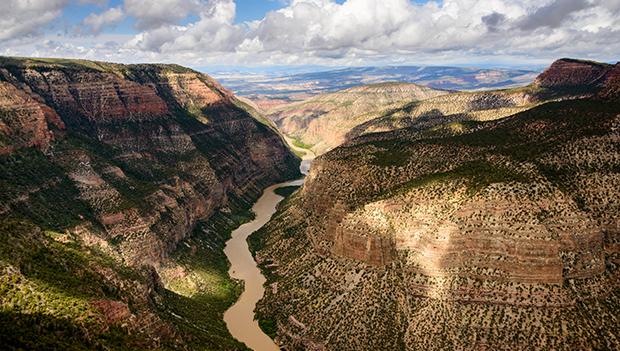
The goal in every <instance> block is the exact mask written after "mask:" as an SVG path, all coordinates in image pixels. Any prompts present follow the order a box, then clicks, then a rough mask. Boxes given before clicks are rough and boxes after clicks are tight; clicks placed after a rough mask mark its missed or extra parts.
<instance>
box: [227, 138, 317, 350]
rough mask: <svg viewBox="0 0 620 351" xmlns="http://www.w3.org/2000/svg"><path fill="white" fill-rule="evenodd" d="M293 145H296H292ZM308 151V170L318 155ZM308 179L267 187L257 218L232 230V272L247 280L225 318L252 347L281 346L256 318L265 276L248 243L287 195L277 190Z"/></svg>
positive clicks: (305, 168) (305, 162)
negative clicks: (278, 192)
mask: <svg viewBox="0 0 620 351" xmlns="http://www.w3.org/2000/svg"><path fill="white" fill-rule="evenodd" d="M291 147H292V148H296V147H295V146H294V145H291ZM303 151H304V152H305V154H304V157H303V160H302V163H301V166H300V170H301V172H302V173H303V174H304V175H305V174H307V172H308V170H309V168H310V163H311V162H312V160H313V159H314V154H313V153H312V152H311V151H309V150H303ZM303 181H304V179H303V178H300V179H298V180H294V181H288V182H284V183H279V184H275V185H272V186H270V187H268V188H267V189H265V191H264V192H263V195H262V196H261V197H260V198H259V199H258V201H256V203H255V204H254V206H252V212H253V213H254V214H255V218H254V219H253V220H252V221H250V222H247V223H244V224H242V225H241V226H239V228H237V229H235V230H234V231H233V232H232V234H231V239H230V240H228V241H227V242H226V246H225V248H224V253H225V255H226V257H227V258H228V260H229V261H230V269H229V271H228V273H229V275H230V277H231V278H233V279H237V280H241V281H243V286H244V289H243V292H242V293H241V296H240V297H239V299H238V300H237V302H235V304H234V305H233V306H231V307H230V308H229V309H228V310H227V311H226V312H225V313H224V322H225V323H226V326H227V327H228V330H229V331H230V333H231V335H232V336H233V337H234V338H236V339H237V340H239V341H241V342H243V343H245V344H246V345H247V346H248V347H249V348H251V349H253V350H256V351H262V350H279V348H278V346H277V345H276V344H275V342H274V341H273V340H272V339H271V338H270V337H269V336H268V335H267V334H265V333H264V332H263V330H262V329H261V328H260V326H259V322H258V320H257V319H255V313H254V309H255V307H256V303H257V302H258V301H259V300H260V299H261V298H262V297H263V294H264V291H265V290H264V284H265V282H266V278H265V276H264V275H263V274H262V272H261V270H260V269H259V267H258V265H257V263H256V261H255V260H254V257H253V256H252V253H251V252H250V249H249V246H248V241H247V239H248V237H249V236H250V235H251V234H253V233H254V232H256V231H257V230H259V229H260V228H262V227H263V226H264V225H265V224H266V223H267V222H268V221H269V220H270V219H271V216H272V215H273V214H274V213H275V212H276V209H277V206H278V204H279V203H280V201H282V200H283V199H284V197H283V196H281V195H278V194H277V193H276V189H279V188H283V187H291V186H300V185H302V184H303Z"/></svg>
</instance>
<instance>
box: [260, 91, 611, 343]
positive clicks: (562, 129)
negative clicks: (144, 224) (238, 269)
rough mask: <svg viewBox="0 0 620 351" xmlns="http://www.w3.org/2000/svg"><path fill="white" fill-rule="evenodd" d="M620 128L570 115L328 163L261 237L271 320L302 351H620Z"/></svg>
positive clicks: (446, 127) (521, 118) (566, 110)
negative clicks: (619, 324) (619, 315)
mask: <svg viewBox="0 0 620 351" xmlns="http://www.w3.org/2000/svg"><path fill="white" fill-rule="evenodd" d="M599 89H600V88H598V87H597V88H596V89H594V90H593V91H592V92H590V93H589V96H595V95H597V94H599ZM499 94H500V95H501V93H499ZM487 96H492V93H489V95H487ZM443 98H445V97H440V98H436V99H443ZM431 100H433V99H431ZM427 101H428V100H427ZM494 101H496V100H494ZM619 116H620V106H619V105H618V103H617V102H615V101H611V100H606V99H603V98H602V97H597V98H596V99H594V98H593V99H584V100H572V101H557V102H552V103H546V104H541V105H540V106H537V107H534V108H532V109H530V110H527V111H524V112H520V113H518V114H515V115H512V116H510V117H507V118H503V119H499V120H497V121H488V122H486V123H482V122H479V123H477V124H476V125H475V127H474V128H471V127H470V128H465V127H467V126H465V127H464V128H462V129H457V128H453V125H454V124H453V123H451V121H446V122H447V124H442V123H440V122H439V121H436V123H435V124H433V125H432V126H431V127H430V128H424V127H423V126H421V125H417V126H415V127H411V128H409V129H405V130H402V131H400V132H389V133H379V135H368V136H364V135H362V136H359V137H358V138H357V139H356V140H354V142H351V143H349V144H346V145H345V146H343V147H338V148H335V149H334V150H332V151H330V152H328V153H326V154H324V155H323V156H321V157H319V158H318V159H317V160H316V161H315V163H314V164H313V166H312V170H311V173H310V175H309V176H308V177H307V178H306V183H305V184H304V186H303V188H302V189H301V190H300V191H299V192H298V193H297V194H296V195H294V197H293V198H292V199H291V200H289V202H288V203H287V204H286V206H285V207H284V208H283V209H281V211H280V212H279V213H278V214H277V215H276V217H275V219H274V220H273V221H272V222H270V223H269V224H268V227H267V228H266V230H265V232H264V233H265V234H263V235H264V236H263V237H262V238H263V240H264V244H265V247H264V248H263V249H262V250H261V251H259V252H258V254H257V255H258V258H259V259H260V260H261V261H262V262H268V263H269V267H272V268H270V270H271V273H273V274H274V275H275V276H276V277H277V278H275V279H273V281H271V282H269V283H277V289H275V290H274V289H272V290H268V291H267V292H266V297H265V299H264V300H263V301H262V302H261V305H260V306H259V309H258V310H259V313H261V314H262V315H266V316H269V317H271V318H274V319H276V321H277V325H278V335H279V337H280V338H281V340H282V341H283V342H284V344H285V345H287V346H290V347H291V348H306V349H321V348H324V349H333V350H375V349H411V350H416V349H431V350H440V349H461V348H474V349H484V348H487V349H515V348H516V349H528V348H534V349H536V348H551V349H563V350H571V349H575V348H584V349H589V348H611V349H614V348H617V347H618V345H620V338H619V337H618V334H617V332H616V329H617V328H616V326H615V323H614V322H611V320H613V318H614V317H612V316H613V315H615V314H616V311H617V308H618V306H620V289H619V288H620V283H619V282H620V276H619V271H618V264H617V263H618V262H619V261H618V259H619V258H618V250H617V247H618V245H617V242H618V230H617V228H618V225H619V224H620V217H619V215H618V213H620V200H619V199H620V193H619V190H618V189H620V178H619V177H618V174H617V169H618V165H619V164H620V159H619V153H618V148H617V145H618V144H617V143H618V140H619V139H618V130H619V129H618V123H619V121H620V120H619ZM429 120H430V119H429ZM293 253H294V254H293ZM285 301H286V302H285ZM292 318H294V321H295V322H292ZM595 331H596V332H595ZM594 335H596V336H594Z"/></svg>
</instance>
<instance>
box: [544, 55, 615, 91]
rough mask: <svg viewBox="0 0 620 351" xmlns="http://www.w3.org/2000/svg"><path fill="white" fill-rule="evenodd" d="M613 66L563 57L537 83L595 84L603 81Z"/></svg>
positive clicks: (558, 85)
mask: <svg viewBox="0 0 620 351" xmlns="http://www.w3.org/2000/svg"><path fill="white" fill-rule="evenodd" d="M612 67H613V66H611V65H608V64H604V63H597V62H590V61H580V60H572V59H561V60H557V61H555V62H554V63H553V64H552V65H551V66H550V67H549V68H547V69H546V70H545V71H544V72H543V73H542V74H540V75H539V76H538V78H536V82H535V83H536V84H538V85H539V86H541V87H543V88H571V87H583V86H594V85H597V84H599V83H601V81H602V80H603V79H604V77H605V75H606V74H607V73H608V72H609V71H610V70H611V69H612Z"/></svg>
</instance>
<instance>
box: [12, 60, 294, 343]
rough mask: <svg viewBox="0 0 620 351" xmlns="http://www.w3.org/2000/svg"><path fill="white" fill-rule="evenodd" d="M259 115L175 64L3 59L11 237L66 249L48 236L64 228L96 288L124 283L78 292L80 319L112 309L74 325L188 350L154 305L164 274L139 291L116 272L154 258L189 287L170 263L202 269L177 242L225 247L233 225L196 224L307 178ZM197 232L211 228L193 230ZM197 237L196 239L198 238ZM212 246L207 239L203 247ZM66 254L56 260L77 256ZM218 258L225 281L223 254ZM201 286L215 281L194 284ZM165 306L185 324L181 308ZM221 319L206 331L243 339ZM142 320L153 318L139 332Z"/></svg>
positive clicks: (95, 333)
mask: <svg viewBox="0 0 620 351" xmlns="http://www.w3.org/2000/svg"><path fill="white" fill-rule="evenodd" d="M252 113H254V111H249V110H247V109H246V105H245V104H244V103H242V102H240V101H239V100H237V99H236V97H234V96H233V94H232V93H230V92H229V91H227V90H226V89H224V88H223V87H221V86H220V85H219V84H218V83H217V82H216V81H214V80H213V79H211V78H210V77H209V76H207V75H204V74H201V73H199V72H196V71H193V70H190V69H187V68H184V67H180V66H176V65H119V64H109V63H102V62H91V61H78V60H46V59H14V58H2V59H0V162H1V163H2V171H1V173H0V187H1V189H2V192H1V194H0V215H1V216H2V221H3V223H4V222H5V224H3V225H5V226H8V227H10V228H12V229H11V232H9V234H8V235H9V238H8V239H9V240H8V241H7V243H6V245H8V246H9V247H10V246H11V245H12V241H11V236H15V238H19V237H22V236H24V235H25V236H26V237H28V238H31V239H32V240H34V241H28V242H29V243H30V246H25V247H20V246H17V247H15V250H16V251H17V252H18V253H19V252H21V251H23V252H22V253H23V254H24V255H27V254H28V253H27V250H35V249H36V247H41V249H42V250H44V249H45V248H46V247H49V246H50V245H55V246H58V250H65V249H66V248H65V247H64V245H63V241H62V240H65V239H62V240H61V241H60V244H58V241H54V240H52V241H49V239H46V238H45V237H46V234H45V233H48V232H50V233H52V232H53V233H59V234H58V235H60V237H61V238H64V237H65V236H66V238H67V239H66V241H67V243H71V245H73V247H74V249H75V250H77V251H76V252H77V253H79V254H80V255H85V256H86V257H84V259H83V260H84V262H85V267H83V270H84V271H86V272H87V273H80V274H88V275H89V276H92V277H93V281H94V282H95V283H92V284H91V285H93V286H99V285H101V284H103V285H109V286H110V289H112V290H113V293H108V292H107V291H105V290H103V291H97V289H96V288H93V289H94V290H93V291H89V292H88V293H84V294H83V296H81V297H80V298H82V299H86V300H88V301H91V303H90V305H89V306H90V307H88V308H86V307H85V309H86V310H85V311H84V312H83V313H82V314H80V313H73V314H72V313H67V315H68V316H70V317H71V318H77V319H80V318H84V316H85V315H89V314H92V315H93V316H95V317H96V318H100V316H101V314H103V317H101V319H100V320H99V321H100V323H94V324H93V325H92V326H91V325H88V326H85V324H84V325H82V324H80V322H75V321H72V320H71V318H69V319H68V320H67V321H66V323H68V324H71V323H72V322H75V323H77V324H78V325H79V326H78V327H77V328H83V329H85V330H88V334H89V335H91V338H90V340H89V342H91V343H95V344H97V343H99V342H104V341H101V340H105V337H104V338H103V339H98V338H99V336H100V335H103V334H102V333H104V334H105V333H107V332H108V329H106V328H111V327H112V326H114V328H117V329H118V330H117V332H118V333H120V334H123V333H129V334H128V335H132V334H136V335H137V336H136V337H135V339H136V340H134V341H135V342H136V343H137V344H136V345H138V344H140V343H144V345H145V346H146V347H164V345H165V344H166V343H168V344H170V343H172V344H175V345H177V346H178V345H183V343H184V342H186V341H187V338H186V337H185V336H184V335H185V334H184V333H179V330H178V329H177V328H176V327H175V323H174V322H173V323H169V322H166V321H165V320H164V319H165V318H164V319H162V318H160V314H158V313H157V312H156V311H155V307H154V306H155V305H158V306H159V309H160V310H161V309H164V310H169V309H170V308H169V306H166V303H165V302H162V301H161V299H162V297H161V296H160V295H161V294H159V293H156V294H155V295H153V294H151V292H152V291H153V290H154V289H148V288H146V285H144V284H151V283H148V282H149V281H153V279H155V281H156V283H152V284H155V286H161V284H162V282H159V278H158V277H157V273H154V272H153V274H151V273H148V274H146V275H144V274H139V273H136V274H138V276H142V278H140V281H142V282H143V283H138V281H136V283H135V285H137V286H135V287H134V290H131V291H130V289H129V288H128V284H129V283H128V282H123V280H122V279H119V280H118V281H116V280H115V279H114V278H113V277H114V275H115V274H116V273H114V272H118V271H121V270H123V269H127V270H130V271H135V272H139V271H140V270H141V269H143V268H141V267H145V266H146V267H154V268H155V269H156V270H157V271H159V275H161V276H162V277H163V278H164V281H163V284H164V285H165V287H166V288H170V289H172V291H174V292H177V293H179V292H182V291H183V290H182V289H181V288H179V287H178V286H176V288H175V287H174V286H169V284H171V282H173V281H174V282H177V283H178V281H179V279H177V278H178V277H177V276H175V275H174V274H171V273H170V272H172V271H175V270H176V271H179V272H181V275H182V276H183V277H186V276H188V274H189V275H191V274H192V270H191V267H190V268H188V267H183V266H182V265H179V264H178V263H177V261H175V259H176V257H177V256H178V255H176V254H173V253H175V252H177V251H178V249H177V247H178V245H179V243H180V242H181V241H184V245H187V246H192V245H194V246H195V247H194V248H193V253H196V252H197V250H198V252H208V253H209V254H213V255H216V256H217V255H219V254H218V253H217V250H218V249H217V247H218V246H220V245H221V244H222V243H223V240H224V239H225V233H219V232H213V231H204V230H197V228H198V229H200V228H208V227H213V226H212V225H211V224H210V218H212V217H214V216H216V217H218V218H220V217H222V216H224V217H227V216H228V217H230V215H229V214H230V213H231V212H234V211H238V210H240V209H243V208H245V207H247V204H249V203H251V202H252V201H253V199H255V198H256V197H257V196H258V195H259V194H260V192H261V191H262V189H263V188H264V187H266V186H267V185H269V184H272V183H275V182H279V181H282V180H285V179H291V178H293V177H297V176H298V174H299V172H298V165H299V160H298V159H297V158H296V157H295V156H294V155H293V154H292V153H291V152H289V150H288V148H287V147H286V145H285V143H284V141H283V139H282V137H281V136H280V135H279V134H278V133H277V131H275V129H274V128H273V127H272V126H271V125H270V124H269V123H267V122H265V121H259V120H258V119H257V118H254V117H253V116H252ZM218 221H221V219H218ZM225 226H226V225H223V226H220V227H219V229H222V228H223V227H225ZM192 233H197V234H196V235H202V236H201V237H200V238H199V239H195V238H192V235H191V234H192ZM54 235H56V234H54ZM15 240H17V239H15ZM29 240H30V239H29ZM187 240H194V241H195V242H194V244H192V245H190V244H189V243H188V242H187ZM201 243H202V244H201ZM67 245H69V244H67ZM200 245H203V246H204V245H207V247H206V248H203V251H200V247H199V246H200ZM33 247H34V248H33ZM205 250H206V251H205ZM99 251H102V252H103V253H102V255H103V256H105V257H110V259H111V260H113V261H114V262H115V263H114V264H110V265H108V266H106V267H107V268H104V267H101V265H99V264H97V263H96V262H97V261H96V260H94V258H93V257H92V255H94V253H93V252H99ZM89 253H91V254H92V255H91V254H89ZM44 257H45V256H42V258H41V259H44ZM217 257H219V256H217ZM1 259H2V261H1V262H2V269H3V270H6V271H7V272H9V271H11V272H18V273H15V274H17V276H18V277H19V278H18V280H19V282H20V283H18V284H17V283H16V284H15V285H14V286H12V287H11V288H10V289H12V291H17V290H19V289H25V287H24V286H26V285H27V284H35V283H33V282H32V281H30V279H31V275H32V274H35V275H36V274H38V273H37V272H38V271H37V270H36V269H32V268H31V267H29V266H28V265H29V264H30V263H27V262H25V260H21V261H20V260H16V259H15V258H10V257H5V256H3V257H2V258H1ZM33 259H34V258H33ZM218 259H219V258H218ZM63 262H64V261H63V260H60V262H57V263H56V264H68V263H63ZM218 262H220V261H218ZM218 265H220V263H218ZM52 266H53V267H52V268H50V269H52V270H53V269H56V268H57V267H56V268H54V267H55V266H54V263H52ZM123 267H126V268H123ZM215 267H216V268H217V270H216V271H217V272H218V274H219V273H222V272H224V276H225V263H224V266H223V267H221V266H215ZM218 267H219V268H218ZM103 269H107V270H106V271H100V270H103ZM214 269H215V268H214ZM75 270H80V271H82V270H81V269H79V267H75ZM71 271H72V270H68V272H71ZM149 272H151V271H150V270H149ZM56 273H58V272H55V274H56ZM199 273H200V272H198V273H195V274H198V276H199V275H200V274H199ZM15 274H12V273H11V274H9V273H7V275H5V276H3V278H6V279H9V280H10V281H13V279H14V278H7V277H13V276H15ZM58 274H59V275H62V274H60V273H58ZM153 277H156V278H153ZM188 279H189V278H188ZM222 279H224V278H222ZM224 280H225V279H224ZM130 281H131V279H130ZM185 281H186V282H195V281H196V279H193V280H191V279H189V280H187V279H186V280H185ZM201 281H203V280H201ZM203 283H204V281H203ZM211 283H213V282H211ZM86 284H88V283H86ZM141 284H142V287H141V286H140V285H141ZM188 284H189V283H188ZM205 284H209V282H206V283H205ZM218 284H220V283H218ZM221 284H224V281H222V282H221ZM225 284H228V285H229V286H232V285H231V283H225ZM35 285H36V284H35ZM31 289H34V290H35V291H38V290H37V289H43V290H45V289H44V288H41V287H40V286H39V287H36V286H35V287H34V288H31ZM162 289H163V287H162ZM206 289H207V291H208V290H209V289H215V287H208V286H207V287H206ZM229 290H230V289H229ZM233 290H234V289H233ZM67 291H71V290H70V289H68V290H67ZM132 291H133V292H132ZM201 291H202V292H204V291H205V287H201V288H200V289H198V291H197V292H196V293H197V294H198V293H200V292H201ZM227 291H228V290H227ZM231 291H232V290H231ZM227 293H228V292H227ZM41 294H43V293H41ZM158 294H159V295H158ZM166 294H168V293H163V295H162V296H164V295H166ZM151 295H152V296H151ZM168 295H169V294H168ZM46 296H47V298H49V301H44V302H43V303H41V306H40V307H41V308H40V309H39V310H37V311H38V312H37V313H39V312H40V313H41V314H42V315H43V316H45V312H41V311H44V310H45V306H46V304H47V305H48V306H49V305H53V304H54V303H55V302H54V301H55V300H54V299H55V298H56V297H57V296H56V295H54V294H49V295H46ZM55 296H56V297H55ZM137 296H139V297H140V298H139V299H138V297H137ZM157 296H160V297H157ZM224 296H225V297H226V299H230V296H228V295H224ZM31 297H32V296H29V295H26V296H24V298H25V299H29V298H31ZM7 298H10V295H8V296H7ZM153 299H155V300H153ZM2 300H3V306H5V305H4V303H5V302H6V300H5V298H2ZM119 300H120V301H119ZM155 301H159V302H157V303H155ZM123 303H124V304H125V305H123ZM226 303H228V302H222V303H216V302H213V306H217V308H215V307H214V309H215V310H222V311H223V309H225V304H226ZM126 304H129V306H130V308H129V309H128V308H127V307H126ZM186 304H188V305H189V304H190V302H186ZM123 306H125V307H123ZM213 306H206V307H205V308H207V309H208V308H211V307H213ZM5 307H7V306H5ZM22 307H23V306H19V305H17V306H14V305H12V307H10V308H8V309H9V310H11V311H13V312H12V313H14V316H12V317H10V318H14V319H15V320H19V318H20V317H19V316H20V315H22V314H25V313H29V312H32V311H29V310H28V309H27V308H25V307H24V308H23V309H22V310H20V308H22ZM52 310H53V309H52ZM130 315H131V316H132V317H131V318H129V317H128V316H130ZM164 315H166V314H165V313H164ZM167 315H168V316H170V315H172V316H173V319H174V314H169V313H168V314H167ZM176 315H178V313H176ZM219 317H220V315H217V314H216V315H214V316H212V317H211V318H212V319H213V320H212V321H211V322H212V323H211V325H212V326H207V327H205V328H206V329H204V330H198V329H196V328H194V329H195V330H194V331H195V332H196V334H197V335H199V334H201V333H202V334H205V333H207V334H208V333H211V332H213V333H215V335H216V336H213V335H212V337H211V339H212V340H211V341H210V342H211V343H213V345H217V344H218V339H217V338H219V337H222V338H223V339H222V340H220V341H219V343H220V344H221V345H227V344H228V345H236V344H235V342H233V341H231V339H230V338H229V336H227V335H228V333H227V331H226V329H225V327H224V326H223V322H222V321H220V320H218V318H219ZM10 318H9V319H10ZM179 318H181V317H179ZM183 318H184V319H186V316H183ZM117 321H123V322H122V323H125V324H122V323H120V322H119V323H116V322H117ZM129 321H133V322H129ZM150 321H153V322H152V323H151V322H150ZM9 322H10V321H9ZM127 323H129V324H127ZM35 324H36V323H35ZM117 324H118V325H117ZM121 324H122V325H121ZM141 324H144V327H138V326H140V325H141ZM151 324H152V325H155V326H161V328H166V329H167V330H168V332H167V333H163V334H162V335H161V337H152V336H150V334H151V333H155V334H157V330H159V329H158V328H160V327H153V328H150V327H149V326H150V325H151ZM194 324H196V323H194ZM207 325H208V324H207ZM98 328H99V329H98ZM132 328H134V329H132ZM135 328H140V329H135ZM209 328H211V329H209ZM218 328H219V329H218ZM212 329H213V330H215V329H217V331H213V330H212ZM115 330H116V329H115ZM43 331H45V328H43ZM50 332H53V330H52V331H50ZM217 333H219V334H217ZM227 337H228V338H229V339H228V340H226V338H227ZM192 338H198V336H192ZM190 339H191V338H190ZM91 345H94V344H91ZM205 346H206V347H207V346H208V345H205ZM237 346H239V345H237Z"/></svg>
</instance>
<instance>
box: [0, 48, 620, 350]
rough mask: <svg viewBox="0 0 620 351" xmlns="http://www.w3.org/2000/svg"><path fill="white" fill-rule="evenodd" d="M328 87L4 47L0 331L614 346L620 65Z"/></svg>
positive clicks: (39, 336) (320, 342)
mask: <svg viewBox="0 0 620 351" xmlns="http://www.w3.org/2000/svg"><path fill="white" fill-rule="evenodd" d="M420 72H422V71H420ZM438 72H439V71H438ZM441 72H443V71H441ZM441 72H440V73H441ZM340 73H342V74H345V75H346V74H349V73H347V72H340ZM522 73H523V74H524V75H527V74H530V73H531V72H522ZM437 74H439V73H437ZM441 74H444V73H441ZM479 78H480V79H481V80H485V79H486V80H489V79H490V83H489V84H491V85H492V84H494V83H493V82H494V79H495V78H493V77H479ZM496 78H497V77H496ZM498 79H499V78H498ZM511 85H512V84H511ZM343 87H346V89H341V90H337V91H333V90H330V91H327V92H326V93H323V94H318V95H315V96H312V97H309V98H308V99H306V100H304V101H295V102H286V103H278V104H272V105H270V106H269V107H268V108H266V109H265V106H266V105H264V104H261V103H258V104H257V103H255V102H254V101H252V100H249V99H245V98H239V97H237V96H235V94H233V93H232V92H231V91H229V90H227V89H226V88H224V87H223V86H222V85H221V84H220V83H219V82H217V81H216V80H214V79H213V78H211V77H210V76H208V75H206V74H203V73H200V72H197V71H194V70H192V69H189V68H185V67H182V66H178V65H172V64H132V65H125V64H113V63H105V62H96V61H84V60H69V59H34V58H32V59H30V58H11V57H0V166H1V167H0V188H1V189H2V192H1V193H0V233H2V236H1V237H0V307H1V309H0V329H1V330H3V331H7V330H11V331H12V332H11V333H6V332H4V333H1V335H0V344H2V345H7V346H8V347H9V348H10V349H66V350H84V349H157V350H195V349H206V350H247V349H248V348H250V349H255V350H259V349H277V348H280V349H283V350H418V349H424V350H443V349H476V350H487V349H492V350H508V349H554V350H574V349H610V350H613V349H617V348H618V347H620V335H619V334H618V331H617V324H618V320H617V318H618V313H617V312H618V310H619V309H620V279H619V278H620V270H619V268H618V267H619V264H620V217H619V215H618V214H619V213H620V193H619V191H620V175H619V169H620V168H619V165H620V149H619V148H618V145H619V142H620V134H619V133H620V64H605V63H598V62H592V61H584V60H575V59H561V60H558V61H556V62H554V63H553V64H552V65H551V66H550V67H549V68H547V69H546V70H545V71H544V72H543V73H541V74H540V75H539V76H537V77H536V78H535V80H534V81H533V82H532V83H531V84H529V85H523V86H518V87H514V86H511V87H510V88H506V89H496V90H485V91H452V90H443V89H438V88H437V87H435V88H431V87H427V86H423V85H418V84H414V83H402V82H382V83H376V84H366V85H360V86H355V87H347V86H346V84H343ZM441 87H444V88H445V87H446V86H441ZM441 87H440V88H441ZM334 90H335V89H334ZM263 109H264V110H263ZM281 133H282V134H281ZM288 144H292V145H290V146H289V145H288ZM315 153H316V154H317V158H316V159H315V160H314V161H313V159H314V154H315ZM310 162H312V167H310ZM302 176H304V178H302ZM274 184H275V185H274ZM291 185H293V186H295V188H293V187H290V186H291ZM297 186H300V187H299V188H298V189H297V188H296V187H297ZM257 301H258V302H257ZM259 328H260V329H259Z"/></svg>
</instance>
